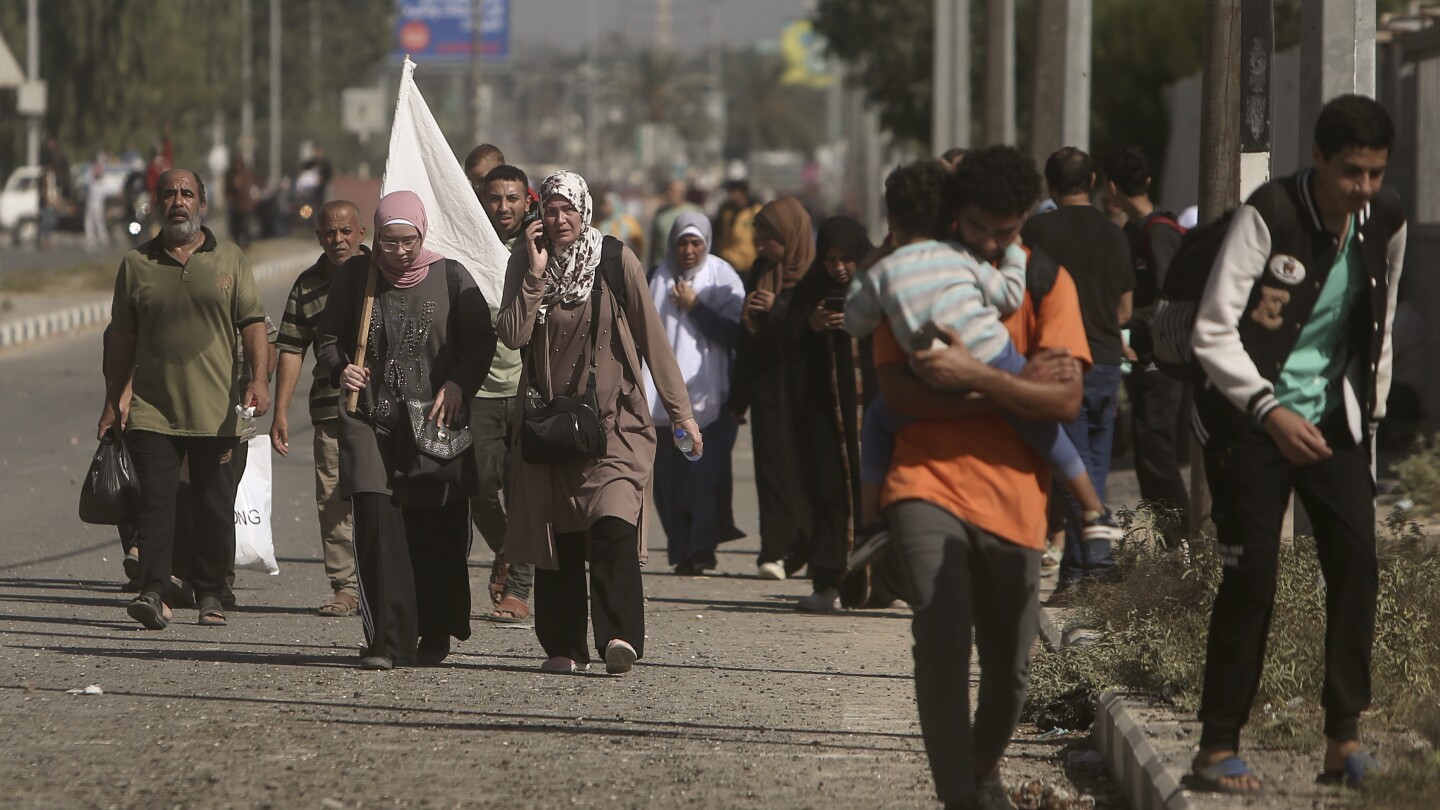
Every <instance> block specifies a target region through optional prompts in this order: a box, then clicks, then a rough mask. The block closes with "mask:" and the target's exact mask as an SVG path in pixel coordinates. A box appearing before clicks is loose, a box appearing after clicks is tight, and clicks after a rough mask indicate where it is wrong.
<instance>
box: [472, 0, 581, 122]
mask: <svg viewBox="0 0 1440 810" xmlns="http://www.w3.org/2000/svg"><path fill="white" fill-rule="evenodd" d="M586 5H587V7H588V6H589V5H590V4H586ZM587 13H590V12H587ZM484 28H485V2H484V0H470V129H471V137H470V143H471V144H472V145H475V144H480V143H483V142H484V140H485V54H484V47H483V46H484V39H485V31H484Z"/></svg>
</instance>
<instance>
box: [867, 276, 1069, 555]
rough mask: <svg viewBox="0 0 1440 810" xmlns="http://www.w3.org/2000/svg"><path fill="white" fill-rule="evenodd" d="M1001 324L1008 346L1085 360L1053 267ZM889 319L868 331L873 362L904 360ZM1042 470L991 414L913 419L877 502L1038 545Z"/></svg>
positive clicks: (1044, 488)
mask: <svg viewBox="0 0 1440 810" xmlns="http://www.w3.org/2000/svg"><path fill="white" fill-rule="evenodd" d="M1001 323H1003V324H1005V328H1006V329H1007V330H1008V331H1009V332H1010V341H1011V342H1012V343H1014V344H1015V350H1016V351H1018V352H1020V353H1021V354H1023V355H1026V356H1027V357H1028V356H1030V355H1031V354H1033V353H1034V352H1035V351H1037V350H1039V349H1042V348H1044V349H1069V350H1070V353H1071V354H1072V355H1074V356H1075V357H1076V358H1077V359H1079V360H1080V361H1081V363H1082V364H1083V365H1084V366H1085V367H1086V368H1088V367H1089V365H1090V345H1089V343H1088V342H1087V341H1086V339H1085V324H1084V323H1083V322H1082V321H1081V319H1080V300H1079V298H1078V297H1077V296H1076V294H1075V282H1074V281H1073V280H1072V279H1071V278H1070V274H1069V273H1067V272H1065V270H1064V268H1061V270H1060V273H1059V275H1058V276H1057V277H1056V279H1055V286H1054V287H1052V288H1051V289H1050V292H1048V293H1046V295H1045V297H1044V299H1043V300H1042V301H1041V304H1040V313H1039V315H1038V317H1037V315H1036V313H1035V306H1034V302H1033V301H1032V300H1031V298H1030V294H1029V293H1028V292H1027V293H1026V294H1025V300H1024V301H1023V302H1022V303H1021V306H1020V308H1019V309H1017V310H1016V311H1015V312H1013V313H1011V314H1009V315H1007V316H1005V317H1004V318H1003V319H1002V320H1001ZM908 362H909V358H908V357H907V356H906V354H905V352H904V351H903V350H902V349H901V348H900V343H899V341H897V340H895V334H894V332H893V331H891V329H890V326H889V324H883V325H882V326H881V327H880V328H879V329H877V330H875V365H876V366H877V367H879V366H884V365H889V364H892V363H908ZM1049 490H1050V470H1049V468H1048V466H1047V462H1046V460H1045V459H1044V458H1042V457H1041V456H1040V455H1038V454H1037V453H1036V452H1035V451H1034V450H1033V449H1031V447H1030V446H1029V445H1028V444H1026V443H1025V440H1024V439H1021V438H1020V434H1018V433H1016V432H1015V429H1014V428H1012V427H1011V426H1010V424H1009V423H1008V422H1006V421H1005V420H1004V418H1002V417H1001V416H1000V415H999V414H998V413H989V414H983V415H979V416H961V417H955V418H953V419H917V420H915V421H913V422H911V423H910V424H908V425H906V426H905V427H904V428H903V429H901V431H900V433H899V435H897V436H896V437H895V455H894V456H893V457H892V459H891V462H890V473H889V475H888V476H886V478H885V490H884V493H883V495H882V496H881V504H882V505H883V506H889V505H890V504H892V503H898V502H900V501H906V500H922V501H926V502H929V503H932V504H934V505H936V506H938V507H940V508H941V509H944V510H945V511H947V512H949V513H951V514H953V515H955V516H956V517H958V518H960V519H961V520H963V521H966V522H967V523H970V524H972V525H974V526H977V527H979V528H980V529H983V530H984V531H986V532H989V533H990V534H993V535H995V536H996V537H999V538H1002V539H1004V540H1008V541H1010V542H1012V543H1015V544H1017V545H1021V546H1025V547H1026V548H1034V549H1040V548H1044V546H1045V528H1046V522H1047V521H1046V514H1045V506H1046V498H1047V497H1048V494H1049Z"/></svg>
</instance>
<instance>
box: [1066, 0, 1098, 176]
mask: <svg viewBox="0 0 1440 810" xmlns="http://www.w3.org/2000/svg"><path fill="white" fill-rule="evenodd" d="M1093 2H1094V0H1069V2H1068V3H1067V4H1066V5H1067V8H1066V12H1067V14H1066V25H1065V100H1064V101H1065V106H1064V110H1065V111H1064V112H1063V113H1062V118H1061V120H1062V124H1061V130H1060V140H1061V141H1063V143H1062V144H1061V145H1062V146H1077V147H1079V148H1081V149H1086V150H1088V149H1089V148H1090V39H1091V37H1090V29H1091V22H1092V19H1093V16H1094V15H1093V13H1092V12H1093V10H1094V6H1093Z"/></svg>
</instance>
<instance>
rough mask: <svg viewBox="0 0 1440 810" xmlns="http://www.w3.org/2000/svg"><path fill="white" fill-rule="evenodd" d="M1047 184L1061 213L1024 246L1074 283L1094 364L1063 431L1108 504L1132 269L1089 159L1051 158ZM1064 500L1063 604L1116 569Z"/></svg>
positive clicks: (1047, 218)
mask: <svg viewBox="0 0 1440 810" xmlns="http://www.w3.org/2000/svg"><path fill="white" fill-rule="evenodd" d="M967 159H968V158H967ZM960 165H962V166H963V165H965V164H964V163H961V164H960ZM1045 183H1046V185H1047V186H1049V189H1050V196H1051V197H1052V198H1053V199H1054V200H1055V202H1056V203H1057V205H1058V206H1059V207H1057V208H1056V209H1055V210H1053V211H1047V212H1046V213H1043V214H1039V215H1037V216H1036V217H1034V218H1033V219H1031V220H1030V221H1029V222H1028V223H1026V225H1025V232H1024V237H1025V242H1026V244H1029V245H1032V246H1037V247H1039V248H1041V249H1042V250H1044V251H1045V252H1046V253H1048V254H1050V255H1051V256H1053V257H1054V258H1055V260H1056V261H1058V262H1060V264H1061V265H1063V266H1064V267H1065V269H1066V270H1068V271H1069V272H1070V277H1071V278H1073V279H1074V281H1075V290H1076V293H1077V295H1079V298H1080V314H1081V317H1082V318H1083V319H1084V322H1085V339H1086V340H1087V341H1089V345H1090V357H1091V359H1092V360H1093V365H1091V366H1090V368H1089V369H1088V370H1087V371H1086V372H1085V385H1084V388H1085V398H1084V404H1083V405H1082V406H1081V407H1080V415H1079V416H1078V417H1076V419H1075V420H1074V421H1073V422H1067V423H1066V425H1065V432H1066V433H1067V434H1069V436H1070V441H1072V442H1074V443H1075V448H1076V449H1077V450H1079V451H1080V457H1081V458H1082V459H1084V460H1085V469H1086V470H1087V471H1089V473H1090V480H1091V481H1092V482H1093V483H1094V484H1095V492H1096V493H1097V494H1099V496H1100V500H1101V501H1104V500H1105V479H1106V477H1107V476H1108V475H1109V474H1110V447H1111V444H1112V443H1113V442H1114V438H1115V414H1116V411H1117V409H1118V408H1119V405H1120V360H1121V358H1122V353H1121V341H1120V326H1121V324H1123V323H1125V322H1127V321H1129V320H1130V301H1131V291H1132V290H1133V289H1134V288H1135V268H1134V266H1133V265H1132V264H1131V262H1130V245H1129V243H1128V242H1126V240H1125V232H1124V231H1122V230H1120V227H1119V226H1118V225H1116V224H1115V223H1113V222H1111V221H1110V219H1109V218H1108V217H1106V216H1105V214H1104V212H1102V211H1101V210H1100V209H1098V208H1096V207H1095V206H1094V205H1092V204H1091V202H1090V193H1091V191H1093V190H1094V188H1095V165H1094V163H1093V162H1091V160H1090V156H1089V155H1087V154H1085V152H1083V151H1081V150H1079V149H1076V148H1075V147H1073V146H1067V147H1065V148H1064V149H1061V150H1060V151H1058V152H1056V153H1055V154H1053V155H1051V156H1050V159H1049V160H1047V161H1045ZM1063 497H1064V498H1065V501H1066V503H1067V504H1068V505H1069V512H1070V515H1069V519H1068V520H1067V521H1066V526H1065V553H1064V555H1063V556H1062V557H1061V560H1060V579H1059V581H1058V582H1057V583H1056V584H1055V596H1052V597H1051V598H1052V599H1055V600H1057V601H1058V600H1063V599H1065V598H1066V597H1065V595H1064V594H1065V593H1066V591H1067V590H1068V589H1069V588H1071V587H1073V586H1074V585H1076V584H1078V583H1080V582H1081V581H1083V580H1086V579H1103V578H1104V577H1106V576H1109V574H1110V572H1111V571H1112V570H1113V569H1114V565H1115V562H1114V560H1113V559H1112V558H1111V556H1110V541H1109V540H1107V539H1103V538H1096V537H1094V536H1093V535H1092V537H1091V539H1083V538H1082V537H1081V527H1082V526H1083V525H1084V523H1085V521H1086V520H1087V519H1088V516H1086V515H1082V514H1081V511H1080V505H1079V503H1078V502H1076V500H1075V499H1074V498H1073V497H1071V496H1070V495H1069V494H1068V493H1065V494H1064V496H1063ZM1106 519H1107V520H1108V518H1106ZM1112 525H1113V522H1112ZM1115 534H1116V535H1118V531H1117V532H1115ZM1057 598H1058V599H1057Z"/></svg>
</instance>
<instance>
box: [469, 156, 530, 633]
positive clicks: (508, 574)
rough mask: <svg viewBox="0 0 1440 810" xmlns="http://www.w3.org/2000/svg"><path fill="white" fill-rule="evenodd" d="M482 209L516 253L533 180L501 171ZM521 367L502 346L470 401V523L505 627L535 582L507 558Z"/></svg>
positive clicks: (493, 617)
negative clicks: (487, 554)
mask: <svg viewBox="0 0 1440 810" xmlns="http://www.w3.org/2000/svg"><path fill="white" fill-rule="evenodd" d="M480 204H481V205H482V206H484V208H485V213H486V214H487V215H488V216H489V217H490V224H491V225H492V226H493V227H494V228H495V234H496V235H497V236H499V237H500V241H502V242H504V243H505V248H506V249H507V250H509V251H510V252H511V253H512V254H513V253H515V251H516V248H517V246H518V242H519V240H520V236H521V234H522V233H524V231H525V225H526V223H527V221H528V220H529V217H530V214H531V212H532V211H533V210H534V209H535V208H536V205H535V203H533V202H531V200H530V178H529V177H527V176H526V174H525V172H524V171H522V170H521V169H520V168H519V167H518V166H510V165H508V164H501V165H499V166H496V167H495V168H493V169H491V170H490V173H489V174H487V175H486V176H485V183H484V185H483V191H482V192H481V197H480ZM499 315H500V309H499V302H498V301H497V302H495V305H494V306H492V307H491V308H490V316H491V317H492V318H497V319H498V317H499ZM521 368H522V366H521V362H520V352H518V351H516V350H514V349H511V348H509V347H508V346H505V345H504V344H502V343H498V342H497V343H496V345H495V359H494V360H493V361H492V362H491V363H490V373H489V374H487V375H485V383H484V384H483V385H481V386H480V391H479V392H478V393H476V394H475V399H473V400H471V401H470V432H471V434H472V435H473V436H474V437H475V444H474V450H475V465H476V470H477V472H478V473H479V477H480V481H479V491H478V492H477V493H476V494H475V497H473V498H471V499H470V520H471V522H472V523H474V524H475V529H476V531H478V532H480V537H481V538H482V539H483V540H484V541H485V545H487V546H489V547H490V550H491V551H492V552H494V554H495V562H494V563H493V564H492V566H491V568H490V587H489V590H490V602H491V604H492V605H493V609H492V610H491V612H490V615H489V616H488V617H487V618H489V619H490V621H493V622H502V623H514V622H522V621H524V620H526V619H528V618H530V605H529V601H530V588H531V586H532V585H533V584H534V582H535V566H533V565H530V564H528V563H512V562H510V561H509V560H508V559H507V558H506V556H505V531H506V528H505V527H506V526H507V525H508V514H509V512H508V508H507V506H506V501H507V500H508V499H509V497H510V494H511V486H510V476H511V475H512V474H513V473H514V467H515V465H514V460H513V459H512V457H511V453H510V443H511V439H512V438H514V437H513V435H512V431H511V429H510V428H511V425H510V416H511V414H512V413H513V412H514V410H515V395H516V394H517V393H519V389H520V372H521Z"/></svg>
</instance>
